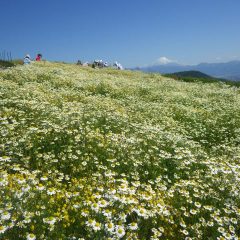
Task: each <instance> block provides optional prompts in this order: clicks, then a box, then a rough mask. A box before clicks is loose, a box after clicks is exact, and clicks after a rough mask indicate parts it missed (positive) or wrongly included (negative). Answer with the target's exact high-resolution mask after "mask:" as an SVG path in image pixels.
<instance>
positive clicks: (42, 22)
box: [0, 0, 240, 67]
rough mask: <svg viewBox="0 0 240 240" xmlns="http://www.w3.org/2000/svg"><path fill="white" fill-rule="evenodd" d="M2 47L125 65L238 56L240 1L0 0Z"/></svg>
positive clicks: (16, 54) (15, 51)
mask: <svg viewBox="0 0 240 240" xmlns="http://www.w3.org/2000/svg"><path fill="white" fill-rule="evenodd" d="M0 10H1V14H0V26H1V31H0V51H3V50H6V51H11V52H12V54H13V55H14V57H16V58H22V57H24V55H25V54H26V53H29V54H30V55H31V56H32V57H34V56H35V55H36V53H38V52H40V53H42V54H43V56H44V58H46V59H48V60H59V61H68V62H74V61H77V59H81V60H83V61H92V60H94V59H103V60H106V61H108V62H110V63H111V62H113V61H115V60H117V61H119V62H121V63H122V64H123V65H124V66H126V67H132V66H144V65H150V64H154V63H157V62H162V63H166V62H170V61H177V62H178V63H181V64H196V63H200V62H224V61H230V60H236V59H240V27H239V26H240V14H239V12H240V1H239V0H119V1H114V0H101V1H99V0H40V1H37V0H35V1H34V0H0Z"/></svg>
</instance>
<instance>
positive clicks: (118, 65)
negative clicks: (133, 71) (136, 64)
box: [113, 62, 123, 70]
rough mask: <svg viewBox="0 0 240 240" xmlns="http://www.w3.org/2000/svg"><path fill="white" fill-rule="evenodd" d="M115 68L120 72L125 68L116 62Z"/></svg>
mask: <svg viewBox="0 0 240 240" xmlns="http://www.w3.org/2000/svg"><path fill="white" fill-rule="evenodd" d="M113 66H114V67H116V68H117V69H118V70H123V66H122V65H121V64H120V63H118V62H115V63H114V64H113Z"/></svg>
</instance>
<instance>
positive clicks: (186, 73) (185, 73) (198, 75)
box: [169, 71, 213, 78]
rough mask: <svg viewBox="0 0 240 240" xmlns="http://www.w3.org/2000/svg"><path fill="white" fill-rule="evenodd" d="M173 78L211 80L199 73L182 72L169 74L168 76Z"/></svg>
mask: <svg viewBox="0 0 240 240" xmlns="http://www.w3.org/2000/svg"><path fill="white" fill-rule="evenodd" d="M171 75H172V76H174V77H179V78H181V77H190V78H213V77H211V76H209V75H207V74H205V73H202V72H199V71H184V72H175V73H172V74H169V76H171Z"/></svg>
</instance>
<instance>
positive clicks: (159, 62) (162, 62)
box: [156, 57, 175, 64]
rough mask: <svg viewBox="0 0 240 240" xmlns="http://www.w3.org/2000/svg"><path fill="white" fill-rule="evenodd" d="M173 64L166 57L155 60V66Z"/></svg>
mask: <svg viewBox="0 0 240 240" xmlns="http://www.w3.org/2000/svg"><path fill="white" fill-rule="evenodd" d="M172 62H175V61H173V60H171V59H169V58H167V57H160V58H158V59H157V61H156V64H168V63H172Z"/></svg>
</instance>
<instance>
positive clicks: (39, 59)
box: [36, 53, 42, 61]
mask: <svg viewBox="0 0 240 240" xmlns="http://www.w3.org/2000/svg"><path fill="white" fill-rule="evenodd" d="M41 58H42V54H40V53H39V54H38V55H37V57H36V61H41Z"/></svg>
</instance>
